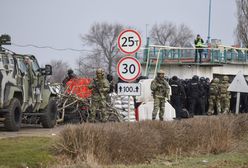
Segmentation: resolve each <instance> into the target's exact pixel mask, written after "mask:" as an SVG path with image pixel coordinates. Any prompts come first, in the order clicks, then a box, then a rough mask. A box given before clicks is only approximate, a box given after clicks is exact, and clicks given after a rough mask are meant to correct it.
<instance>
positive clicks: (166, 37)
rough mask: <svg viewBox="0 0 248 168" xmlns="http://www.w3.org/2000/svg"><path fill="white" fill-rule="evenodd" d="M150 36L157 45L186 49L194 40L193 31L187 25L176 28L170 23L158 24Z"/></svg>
mask: <svg viewBox="0 0 248 168" xmlns="http://www.w3.org/2000/svg"><path fill="white" fill-rule="evenodd" d="M150 36H151V38H152V41H153V42H154V43H155V44H157V45H169V46H178V47H184V46H186V45H187V44H188V43H190V42H191V41H192V40H193V32H192V30H191V29H190V28H189V27H188V26H186V25H185V24H181V25H179V26H176V25H175V24H173V23H170V22H164V23H162V24H160V25H158V24H156V25H154V26H153V27H152V29H151V32H150Z"/></svg>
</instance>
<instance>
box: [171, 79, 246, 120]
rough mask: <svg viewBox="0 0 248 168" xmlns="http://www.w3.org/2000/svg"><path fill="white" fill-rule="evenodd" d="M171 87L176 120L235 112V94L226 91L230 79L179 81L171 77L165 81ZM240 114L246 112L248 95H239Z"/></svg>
mask: <svg viewBox="0 0 248 168" xmlns="http://www.w3.org/2000/svg"><path fill="white" fill-rule="evenodd" d="M167 81H168V83H169V85H170V86H171V91H172V93H171V96H170V103H171V105H172V106H173V107H174V108H175V110H176V118H179V119H180V118H182V117H185V116H187V114H185V113H188V117H193V116H194V115H218V114H229V113H234V112H235V107H236V93H232V92H229V91H228V87H229V85H230V79H229V77H228V76H223V77H222V78H221V79H219V78H214V79H213V80H212V81H210V79H209V78H205V77H200V78H199V77H198V76H197V75H194V76H193V77H192V78H191V79H184V80H183V79H179V78H178V77H177V76H173V77H172V78H171V79H167ZM240 112H242V113H245V112H248V94H245V93H242V94H241V102H240Z"/></svg>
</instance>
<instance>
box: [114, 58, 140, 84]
mask: <svg viewBox="0 0 248 168" xmlns="http://www.w3.org/2000/svg"><path fill="white" fill-rule="evenodd" d="M140 73H141V68H140V62H139V61H138V60H137V59H136V58H135V57H131V56H127V57H123V58H122V59H120V61H119V62H118V64H117V74H118V76H119V77H120V78H121V79H122V80H123V81H126V82H132V81H135V80H136V79H137V78H138V77H139V76H140Z"/></svg>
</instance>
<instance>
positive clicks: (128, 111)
mask: <svg viewBox="0 0 248 168" xmlns="http://www.w3.org/2000/svg"><path fill="white" fill-rule="evenodd" d="M128 122H130V96H128Z"/></svg>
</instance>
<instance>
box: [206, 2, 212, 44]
mask: <svg viewBox="0 0 248 168" xmlns="http://www.w3.org/2000/svg"><path fill="white" fill-rule="evenodd" d="M211 5H212V0H209V11H208V40H207V43H208V44H209V43H210V25H211Z"/></svg>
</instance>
